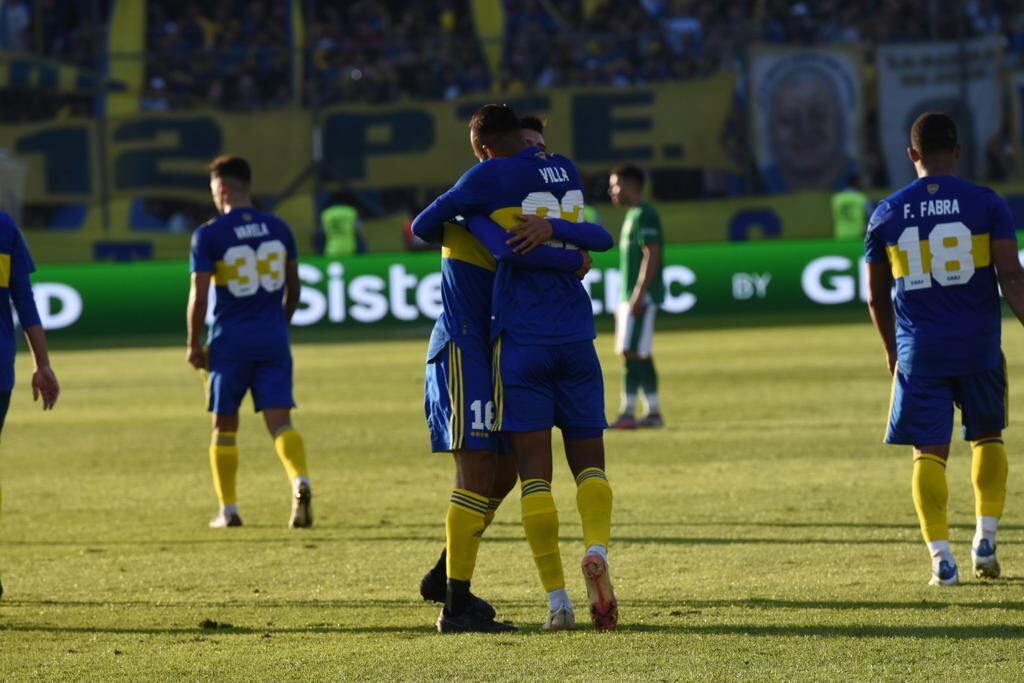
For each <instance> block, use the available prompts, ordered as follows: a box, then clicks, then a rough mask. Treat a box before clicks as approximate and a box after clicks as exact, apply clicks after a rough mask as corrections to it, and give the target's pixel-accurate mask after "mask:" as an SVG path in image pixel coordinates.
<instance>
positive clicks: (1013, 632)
mask: <svg viewBox="0 0 1024 683" xmlns="http://www.w3.org/2000/svg"><path fill="white" fill-rule="evenodd" d="M618 630H619V631H620V632H623V633H670V634H673V635H685V634H692V635H701V636H753V637H761V638H808V637H810V638H887V639H888V638H913V639H928V638H939V639H943V640H946V639H951V640H979V639H981V640H986V639H994V640H1016V639H1018V638H1022V637H1024V626H1022V625H1020V624H978V625H974V626H972V625H967V624H965V625H962V626H960V625H955V626H950V625H940V626H889V625H884V624H878V625H871V626H866V625H862V624H839V625H826V624H820V625H818V624H796V625H786V626H782V625H777V626H776V625H770V626H768V625H761V624H707V625H692V626H687V625H679V626H672V625H669V626H663V625H655V624H622V625H620V626H619V629H618Z"/></svg>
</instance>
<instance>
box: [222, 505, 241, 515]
mask: <svg viewBox="0 0 1024 683" xmlns="http://www.w3.org/2000/svg"><path fill="white" fill-rule="evenodd" d="M220 514H222V515H224V516H225V517H230V516H231V515H237V514H238V503H228V504H227V505H221V506H220Z"/></svg>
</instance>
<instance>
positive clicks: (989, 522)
mask: <svg viewBox="0 0 1024 683" xmlns="http://www.w3.org/2000/svg"><path fill="white" fill-rule="evenodd" d="M998 526H999V518H998V517H988V516H986V515H982V516H981V517H978V526H977V527H976V528H975V530H974V547H975V548H977V547H978V544H979V543H981V541H982V539H985V540H986V541H988V542H989V543H990V544H992V546H993V547H994V546H995V544H996V527H998Z"/></svg>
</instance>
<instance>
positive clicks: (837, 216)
mask: <svg viewBox="0 0 1024 683" xmlns="http://www.w3.org/2000/svg"><path fill="white" fill-rule="evenodd" d="M871 208H872V207H871V200H870V199H868V196H867V195H866V194H864V193H863V192H862V191H861V189H860V182H858V180H857V179H856V178H853V179H851V180H850V182H849V184H848V185H847V186H846V187H845V188H843V189H842V190H840V191H839V192H836V193H835V194H834V195H832V226H833V230H834V232H835V238H836V239H837V240H858V241H860V240H863V239H864V230H865V228H866V227H867V224H868V216H869V215H870V214H871Z"/></svg>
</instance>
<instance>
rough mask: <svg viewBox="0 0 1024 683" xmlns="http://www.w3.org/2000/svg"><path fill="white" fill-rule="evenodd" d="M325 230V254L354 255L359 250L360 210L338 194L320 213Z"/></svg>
mask: <svg viewBox="0 0 1024 683" xmlns="http://www.w3.org/2000/svg"><path fill="white" fill-rule="evenodd" d="M320 225H321V226H323V231H324V256H331V257H341V256H353V255H355V254H357V253H358V252H359V231H360V230H361V229H362V225H361V223H360V221H359V211H358V210H357V209H356V207H354V206H352V205H351V204H349V203H347V202H346V201H345V199H344V198H343V197H341V196H340V195H338V194H336V195H334V196H332V197H331V203H330V205H329V206H328V207H327V208H326V209H324V210H323V212H322V213H321V214H320Z"/></svg>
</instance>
